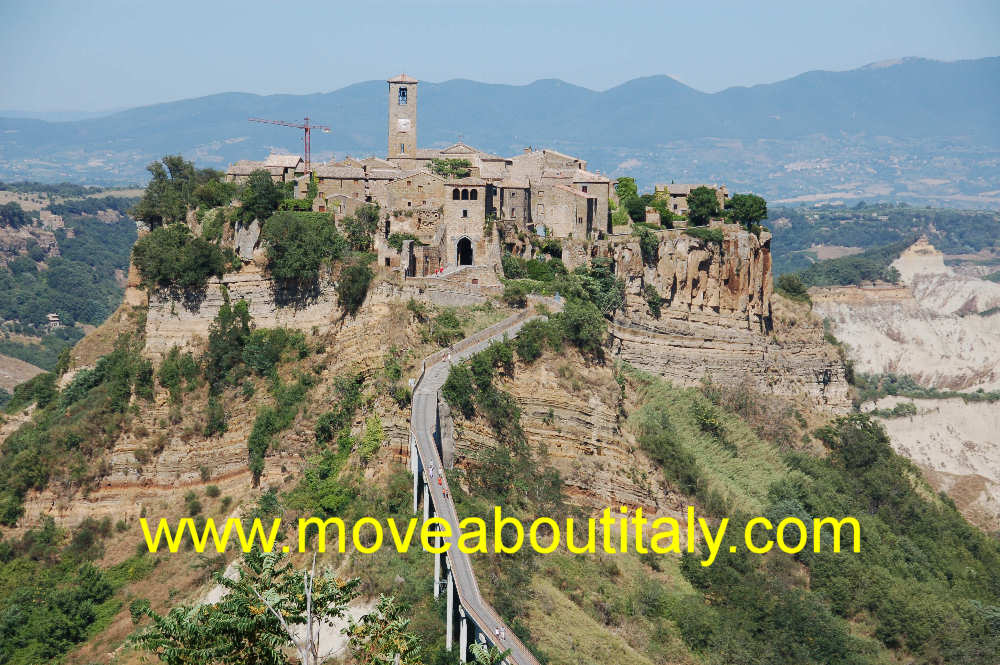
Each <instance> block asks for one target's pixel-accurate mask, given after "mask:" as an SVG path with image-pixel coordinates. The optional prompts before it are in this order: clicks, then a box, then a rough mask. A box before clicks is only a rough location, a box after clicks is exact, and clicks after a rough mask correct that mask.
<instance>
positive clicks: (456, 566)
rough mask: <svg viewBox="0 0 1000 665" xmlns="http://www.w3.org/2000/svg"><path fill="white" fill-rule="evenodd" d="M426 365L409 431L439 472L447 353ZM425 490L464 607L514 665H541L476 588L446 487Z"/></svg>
mask: <svg viewBox="0 0 1000 665" xmlns="http://www.w3.org/2000/svg"><path fill="white" fill-rule="evenodd" d="M536 318H539V315H533V314H532V313H531V312H530V311H529V310H525V311H523V312H520V313H518V314H515V315H514V316H512V317H509V318H507V319H504V320H503V321H501V322H500V323H498V324H496V325H495V326H491V327H490V328H488V329H486V330H484V331H481V332H480V333H477V334H475V335H472V336H470V337H468V338H466V339H464V340H462V341H461V342H459V343H458V344H456V345H455V347H454V348H455V351H454V352H453V354H452V360H453V361H458V360H461V359H464V358H468V357H469V356H471V355H473V354H475V353H477V352H479V351H482V350H483V349H485V348H486V347H487V346H489V344H490V343H491V342H493V341H494V340H497V339H501V338H503V337H505V336H509V337H513V336H515V335H516V334H517V333H518V331H520V330H521V327H522V326H523V325H524V324H525V323H527V322H528V321H530V320H531V319H536ZM487 335H488V336H487ZM424 363H425V366H424V372H423V374H422V375H421V377H420V380H419V381H418V383H417V386H416V388H415V389H414V391H413V405H412V412H411V414H412V415H411V421H410V428H411V431H412V433H413V435H414V436H415V437H416V444H417V451H418V453H419V455H420V459H421V461H422V463H423V464H422V466H423V467H428V466H430V464H433V465H434V467H435V468H436V469H441V468H443V465H442V464H441V457H440V455H439V454H438V449H437V446H436V445H435V442H434V432H435V430H436V428H437V403H438V391H439V390H440V389H441V386H442V385H443V384H444V382H445V380H446V379H447V378H448V371H449V369H450V365H449V363H448V362H447V351H445V352H438V353H436V354H434V355H432V356H430V357H428V359H427V360H425V361H424ZM425 480H426V479H425ZM427 486H428V487H429V488H430V497H431V502H432V504H433V506H434V514H435V516H438V517H443V518H444V519H445V520H447V521H448V523H449V524H450V525H451V531H452V534H453V536H452V538H451V539H450V543H451V546H450V548H449V549H448V554H447V556H448V563H449V564H450V566H449V567H450V569H451V571H452V574H453V576H454V580H455V588H456V590H457V591H458V598H459V602H460V603H461V605H462V607H463V608H465V611H466V612H467V613H468V614H469V615H470V618H471V619H472V620H473V621H474V622H475V623H476V625H477V626H479V628H480V629H481V630H482V633H483V634H484V635H485V636H486V638H487V639H488V640H489V641H490V642H491V643H493V644H494V645H495V646H496V647H497V648H499V649H500V650H502V651H505V650H507V649H509V650H510V656H509V660H510V661H512V662H513V663H515V664H516V665H538V661H537V660H536V659H535V657H534V656H533V655H532V654H531V652H530V651H529V650H528V648H527V647H525V646H524V644H522V643H521V641H520V640H519V639H517V637H516V636H515V635H514V633H513V631H511V630H510V628H508V627H507V626H506V624H505V623H504V622H503V620H502V619H501V618H500V616H499V615H498V614H497V613H496V611H495V610H494V609H493V608H492V607H491V606H490V605H489V603H487V602H486V600H484V599H483V596H482V594H481V593H480V592H479V585H478V584H477V583H476V575H475V573H474V572H473V570H472V562H471V561H470V559H469V555H468V554H465V553H463V552H461V551H460V550H459V549H458V535H459V528H458V524H459V517H458V513H457V512H456V511H455V504H454V503H452V500H451V496H450V495H449V496H447V497H446V496H444V494H443V488H442V487H441V486H439V485H438V484H437V483H433V482H428V483H427ZM449 620H450V618H449ZM494 628H497V629H500V630H501V633H502V634H503V635H505V636H506V639H500V638H497V637H496V636H495V634H494V632H493V631H494Z"/></svg>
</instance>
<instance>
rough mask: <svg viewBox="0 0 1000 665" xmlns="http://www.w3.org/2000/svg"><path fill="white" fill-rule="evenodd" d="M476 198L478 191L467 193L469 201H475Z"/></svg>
mask: <svg viewBox="0 0 1000 665" xmlns="http://www.w3.org/2000/svg"><path fill="white" fill-rule="evenodd" d="M478 198H479V190H478V189H473V190H470V191H469V199H470V200H472V201H475V200H476V199H478Z"/></svg>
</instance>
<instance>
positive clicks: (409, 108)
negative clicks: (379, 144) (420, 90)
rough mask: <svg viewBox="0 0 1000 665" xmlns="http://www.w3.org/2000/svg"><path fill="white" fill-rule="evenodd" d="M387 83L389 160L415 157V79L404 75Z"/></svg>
mask: <svg viewBox="0 0 1000 665" xmlns="http://www.w3.org/2000/svg"><path fill="white" fill-rule="evenodd" d="M388 83H389V152H388V156H389V159H392V158H394V157H416V156H417V83H418V81H417V79H415V78H411V77H409V76H407V75H406V74H400V75H399V76H397V77H395V78H391V79H389V81H388Z"/></svg>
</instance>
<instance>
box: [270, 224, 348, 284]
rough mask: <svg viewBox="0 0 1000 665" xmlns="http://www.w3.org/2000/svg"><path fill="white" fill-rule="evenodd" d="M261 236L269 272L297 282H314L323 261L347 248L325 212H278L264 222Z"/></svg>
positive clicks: (337, 257) (339, 254) (340, 255)
mask: <svg viewBox="0 0 1000 665" xmlns="http://www.w3.org/2000/svg"><path fill="white" fill-rule="evenodd" d="M261 240H262V241H263V243H264V244H265V247H266V248H267V260H268V269H269V270H270V272H271V275H272V276H273V277H275V278H276V279H280V280H285V281H290V282H297V283H299V284H305V283H309V282H315V281H316V280H317V279H318V278H319V268H320V265H322V263H323V261H324V260H326V259H339V258H340V257H342V256H343V254H344V252H345V251H346V249H347V247H346V245H347V243H346V241H345V240H344V237H343V236H341V235H340V234H339V233H337V228H336V227H335V226H334V224H333V219H332V218H331V217H330V216H329V215H328V214H326V213H299V212H277V213H275V214H273V215H272V216H271V217H270V218H269V219H268V220H267V221H266V222H265V223H264V228H263V229H262V230H261Z"/></svg>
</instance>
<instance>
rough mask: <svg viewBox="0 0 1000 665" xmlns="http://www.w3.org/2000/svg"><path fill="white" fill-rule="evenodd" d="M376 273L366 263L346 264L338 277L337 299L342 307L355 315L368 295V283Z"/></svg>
mask: <svg viewBox="0 0 1000 665" xmlns="http://www.w3.org/2000/svg"><path fill="white" fill-rule="evenodd" d="M374 276H375V274H374V273H373V272H372V271H371V269H370V268H369V267H368V266H367V265H366V264H364V263H360V262H355V263H352V264H350V265H348V266H345V267H344V268H343V269H342V270H341V271H340V277H339V278H338V279H337V287H336V291H337V301H338V302H339V303H340V307H341V309H343V310H344V312H346V313H347V314H350V315H351V316H353V315H354V314H356V313H357V311H358V310H359V309H361V305H362V303H364V301H365V296H367V295H368V285H369V284H371V281H372V278H373V277H374Z"/></svg>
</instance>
